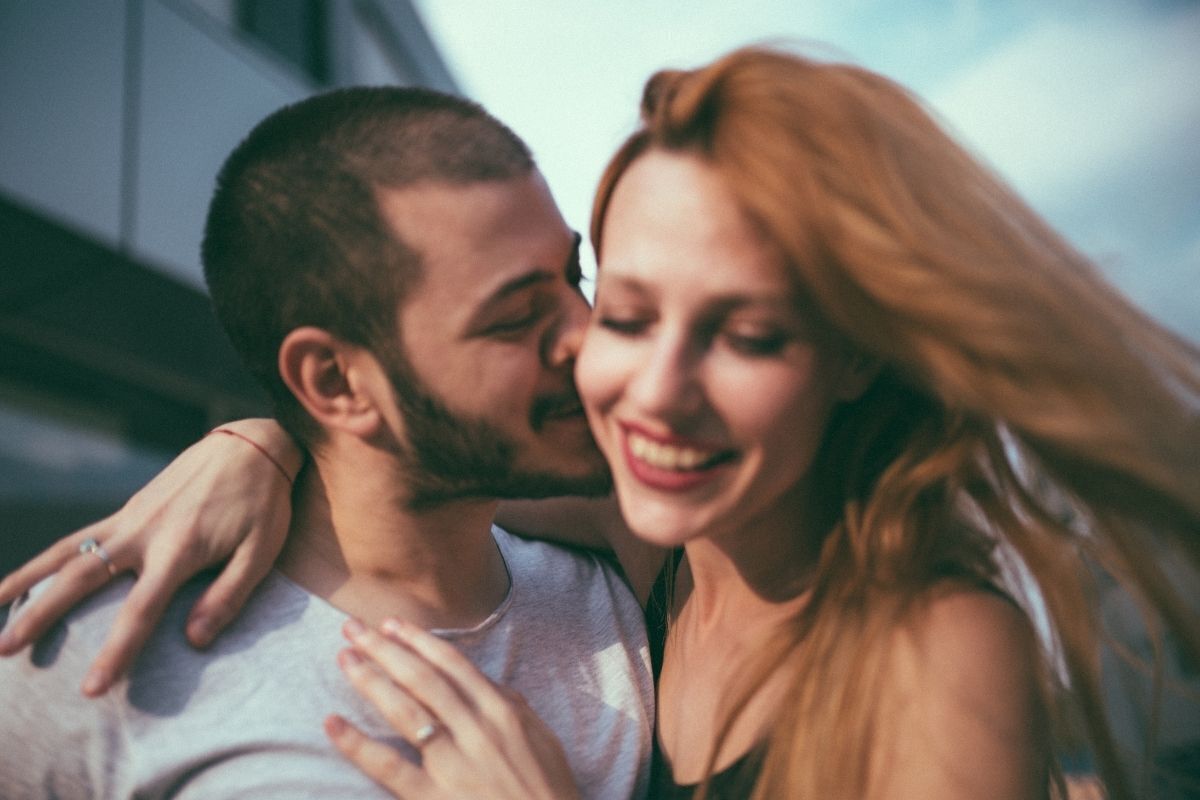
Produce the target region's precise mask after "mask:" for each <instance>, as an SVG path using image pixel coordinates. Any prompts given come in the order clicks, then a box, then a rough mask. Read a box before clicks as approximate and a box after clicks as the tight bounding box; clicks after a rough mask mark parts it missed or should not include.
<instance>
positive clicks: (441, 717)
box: [344, 620, 473, 733]
mask: <svg viewBox="0 0 1200 800" xmlns="http://www.w3.org/2000/svg"><path fill="white" fill-rule="evenodd" d="M344 631H345V634H346V637H347V638H348V639H349V640H350V641H351V642H352V643H353V644H354V647H355V648H356V649H357V650H358V651H360V652H361V653H362V654H363V655H365V656H368V657H369V658H370V659H371V660H372V661H373V662H374V663H375V664H376V665H377V666H378V667H379V669H380V670H381V671H382V672H383V673H384V674H385V675H386V676H387V677H388V678H389V679H390V680H391V681H393V682H395V684H396V685H397V686H399V687H400V688H401V689H403V690H404V691H405V692H407V693H408V694H409V695H411V696H412V697H413V698H414V699H415V700H416V701H417V702H418V703H420V704H421V705H423V706H424V707H425V708H428V709H429V711H430V713H432V714H433V715H434V717H436V718H437V720H438V721H439V722H441V723H442V724H443V725H445V726H447V727H448V728H449V729H450V730H452V731H453V730H454V728H455V725H456V724H457V723H458V722H459V721H460V720H466V719H469V718H470V717H471V715H472V707H473V703H471V702H470V700H469V699H468V698H464V696H463V694H462V693H461V692H460V691H459V690H458V688H456V686H455V685H454V682H453V681H452V680H448V679H447V676H446V675H445V674H443V673H442V672H441V671H440V670H439V669H438V668H437V666H436V665H435V664H433V663H431V662H430V661H428V660H427V659H425V658H424V657H422V656H420V655H418V654H417V653H415V652H414V651H413V650H411V649H410V648H408V647H407V646H406V645H404V644H403V643H400V642H396V641H393V640H392V639H389V638H388V637H386V636H384V635H383V634H381V633H380V632H378V631H375V630H372V629H370V628H367V627H366V626H364V625H362V623H360V622H358V621H357V620H350V621H348V622H347V623H346V625H345V627H344ZM472 699H473V698H472ZM400 733H403V731H400Z"/></svg>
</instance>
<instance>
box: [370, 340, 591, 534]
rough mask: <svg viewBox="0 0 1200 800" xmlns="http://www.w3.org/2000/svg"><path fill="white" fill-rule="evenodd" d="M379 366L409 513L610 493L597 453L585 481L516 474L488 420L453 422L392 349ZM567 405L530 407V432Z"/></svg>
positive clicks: (514, 449) (513, 452)
mask: <svg viewBox="0 0 1200 800" xmlns="http://www.w3.org/2000/svg"><path fill="white" fill-rule="evenodd" d="M388 349H389V351H390V352H388V353H387V354H386V356H385V357H383V358H381V361H383V363H384V365H385V367H386V369H387V371H388V378H389V380H390V381H391V384H392V388H393V389H394V391H395V393H396V405H397V407H398V408H399V410H400V414H401V416H402V418H403V420H404V425H405V428H406V430H407V434H408V435H407V441H405V442H402V443H400V445H399V447H398V455H399V456H400V458H401V459H402V461H403V463H404V471H405V474H406V477H407V479H408V489H409V503H408V505H409V507H410V508H412V509H414V510H422V509H428V508H433V507H436V506H439V505H442V504H444V503H447V502H450V501H454V500H461V499H465V498H540V497H560V496H564V495H583V496H592V497H594V496H600V495H605V494H608V493H609V492H610V491H611V490H612V477H611V476H610V474H609V472H608V468H607V467H606V466H605V465H604V462H603V459H601V458H600V456H599V454H598V453H597V466H596V468H595V469H594V470H592V471H591V472H589V473H588V474H585V475H562V474H559V473H555V472H551V471H549V470H537V469H529V468H525V469H518V468H517V466H516V460H517V458H518V457H519V455H520V446H519V445H518V444H517V443H516V442H514V441H513V440H512V438H511V437H509V436H508V435H506V434H505V433H504V432H503V431H501V430H500V429H499V428H497V427H496V426H495V425H494V424H492V423H491V422H488V421H487V420H483V419H478V418H471V417H465V416H462V415H459V414H456V413H455V412H454V411H452V410H451V409H450V408H448V407H447V406H446V404H445V403H444V402H442V400H441V399H440V398H439V397H437V396H436V395H435V394H434V393H433V392H432V391H431V390H430V389H428V388H427V387H426V386H425V385H424V383H423V382H422V381H421V379H420V378H419V377H417V375H416V373H415V370H413V368H412V366H411V365H410V364H409V363H408V360H407V359H406V358H405V357H404V355H403V354H402V353H396V352H395V351H394V350H393V349H392V348H388ZM567 402H577V401H575V400H574V396H573V395H572V398H562V399H554V398H546V399H544V400H542V401H541V402H538V403H535V404H534V408H533V410H532V411H531V417H532V419H531V420H530V427H531V429H532V430H534V431H536V430H538V429H539V428H540V427H541V423H542V422H543V421H544V418H545V416H546V415H547V414H548V413H552V412H553V410H554V409H555V408H556V407H558V406H559V405H561V404H563V403H567Z"/></svg>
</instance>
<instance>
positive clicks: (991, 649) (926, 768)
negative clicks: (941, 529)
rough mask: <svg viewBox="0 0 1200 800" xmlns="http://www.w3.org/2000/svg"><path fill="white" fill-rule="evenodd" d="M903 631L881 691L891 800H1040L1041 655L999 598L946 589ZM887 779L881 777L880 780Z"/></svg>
mask: <svg viewBox="0 0 1200 800" xmlns="http://www.w3.org/2000/svg"><path fill="white" fill-rule="evenodd" d="M905 622H906V623H907V624H905V625H902V626H899V628H898V629H897V633H896V638H895V642H894V647H893V648H892V651H891V658H890V659H889V669H888V673H887V677H886V679H885V686H884V692H883V698H882V700H883V703H882V706H881V711H882V714H883V716H882V719H881V721H882V723H883V724H882V726H881V733H882V734H883V738H884V741H883V742H881V744H883V749H884V752H885V753H887V756H885V758H884V763H886V764H887V765H888V766H886V767H885V766H884V765H883V764H879V765H878V766H879V767H881V768H882V769H883V773H884V774H886V776H887V778H886V780H887V781H888V782H889V784H890V787H891V789H902V790H903V791H899V792H898V793H896V794H892V793H886V792H885V793H884V796H888V797H891V796H898V797H900V796H903V797H909V796H924V797H943V796H946V797H950V796H959V797H962V796H971V797H1038V796H1044V794H1045V787H1046V786H1047V785H1048V784H1047V783H1046V780H1047V777H1046V776H1047V772H1046V768H1047V765H1048V763H1049V761H1048V744H1047V743H1048V741H1049V740H1048V736H1047V731H1046V727H1045V709H1044V704H1043V700H1042V698H1043V696H1044V694H1043V689H1044V686H1043V681H1042V676H1043V675H1044V674H1045V670H1044V669H1043V667H1042V656H1041V650H1040V647H1039V644H1038V637H1037V634H1036V632H1035V631H1034V628H1033V625H1032V624H1031V622H1030V620H1029V618H1028V617H1027V616H1026V615H1025V613H1024V612H1023V611H1022V610H1021V608H1020V607H1019V606H1018V605H1017V604H1016V603H1014V602H1013V601H1012V600H1010V599H1008V598H1007V597H1005V596H1004V595H1003V594H1000V593H998V592H996V591H989V590H987V589H982V588H979V587H978V586H970V585H964V584H957V583H949V584H946V585H939V586H938V587H936V588H935V590H933V591H931V592H929V593H928V596H927V597H924V598H923V599H922V602H919V603H916V604H914V605H913V606H912V607H911V610H910V611H909V614H908V617H907V618H906V620H905ZM881 777H882V776H881Z"/></svg>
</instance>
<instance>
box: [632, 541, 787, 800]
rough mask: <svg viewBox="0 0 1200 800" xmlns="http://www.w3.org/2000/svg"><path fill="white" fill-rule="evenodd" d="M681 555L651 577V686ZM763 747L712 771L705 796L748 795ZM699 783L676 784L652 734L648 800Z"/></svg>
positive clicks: (680, 798) (671, 796) (669, 797)
mask: <svg viewBox="0 0 1200 800" xmlns="http://www.w3.org/2000/svg"><path fill="white" fill-rule="evenodd" d="M682 558H683V549H682V548H677V549H676V550H674V551H672V553H671V555H670V556H669V557H668V558H667V563H666V564H664V565H663V568H662V571H661V572H659V573H658V577H657V578H655V579H654V586H653V587H652V588H651V589H650V597H649V598H648V599H647V601H646V635H647V637H648V638H649V640H650V664H651V667H652V668H653V669H654V685H655V687H656V688H657V686H658V677H659V675H660V674H661V673H662V662H663V651H664V650H665V649H666V644H667V618H668V617H669V616H670V596H669V595H670V592H669V591H668V587H669V586H670V585H671V583H672V581H673V579H674V576H675V571H676V570H677V569H678V568H679V562H680V560H681V559H682ZM763 750H764V748H763V747H762V746H761V745H760V746H758V747H755V748H754V749H753V750H751V751H750V752H749V753H747V754H746V755H744V756H742V757H741V758H739V759H738V760H737V761H735V762H733V763H732V764H730V765H729V766H728V767H726V768H725V769H723V770H721V771H720V772H718V773H716V774H714V775H713V776H712V778H711V779H709V782H708V794H707V795H706V797H707V798H712V800H736V799H737V798H743V797H749V796H750V793H751V791H752V790H753V789H754V782H755V780H756V779H757V778H758V771H759V767H760V766H761V765H762V756H763ZM698 785H699V784H694V783H692V784H678V783H676V782H675V776H674V775H673V774H672V773H671V765H670V764H668V763H667V761H666V759H665V758H664V757H663V753H662V748H661V747H659V744H658V734H657V732H656V733H655V735H654V749H653V754H652V760H651V762H650V798H651V800H691V798H692V796H693V795H694V793H695V791H696V788H697V787H698Z"/></svg>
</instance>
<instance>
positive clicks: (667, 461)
mask: <svg viewBox="0 0 1200 800" xmlns="http://www.w3.org/2000/svg"><path fill="white" fill-rule="evenodd" d="M629 452H630V453H632V454H633V456H634V458H637V459H638V460H639V461H643V462H645V463H646V464H648V465H649V466H651V467H654V468H656V469H667V470H677V471H684V470H694V469H698V468H700V467H704V466H708V463H709V462H711V461H713V460H714V459H715V458H716V456H717V454H716V453H715V452H713V451H710V450H697V449H696V448H694V447H677V446H675V445H670V444H663V443H662V442H655V441H651V440H650V439H647V438H646V437H644V436H639V435H638V434H636V433H630V434H629Z"/></svg>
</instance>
